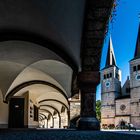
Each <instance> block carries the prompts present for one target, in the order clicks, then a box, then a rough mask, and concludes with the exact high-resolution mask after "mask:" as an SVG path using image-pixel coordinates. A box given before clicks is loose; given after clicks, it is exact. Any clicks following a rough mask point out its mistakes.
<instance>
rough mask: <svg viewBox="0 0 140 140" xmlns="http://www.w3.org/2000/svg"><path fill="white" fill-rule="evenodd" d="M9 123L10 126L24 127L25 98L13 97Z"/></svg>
mask: <svg viewBox="0 0 140 140" xmlns="http://www.w3.org/2000/svg"><path fill="white" fill-rule="evenodd" d="M8 125H9V128H24V98H11V100H10V102H9V123H8Z"/></svg>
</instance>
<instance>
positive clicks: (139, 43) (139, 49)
mask: <svg viewBox="0 0 140 140" xmlns="http://www.w3.org/2000/svg"><path fill="white" fill-rule="evenodd" d="M139 57H140V24H139V29H138V36H137V43H136V49H135V54H134V58H139Z"/></svg>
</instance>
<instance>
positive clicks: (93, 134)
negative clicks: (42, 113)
mask: <svg viewBox="0 0 140 140" xmlns="http://www.w3.org/2000/svg"><path fill="white" fill-rule="evenodd" d="M0 140H140V135H133V134H123V133H115V132H102V131H78V130H65V129H64V130H37V129H0Z"/></svg>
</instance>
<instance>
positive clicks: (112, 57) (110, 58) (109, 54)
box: [106, 37, 116, 67]
mask: <svg viewBox="0 0 140 140" xmlns="http://www.w3.org/2000/svg"><path fill="white" fill-rule="evenodd" d="M111 65H115V66H116V59H115V55H114V50H113V45H112V39H111V37H110V39H109V44H108V52H107V58H106V67H108V66H111Z"/></svg>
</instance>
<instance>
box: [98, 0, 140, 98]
mask: <svg viewBox="0 0 140 140" xmlns="http://www.w3.org/2000/svg"><path fill="white" fill-rule="evenodd" d="M139 13H140V0H118V5H117V7H116V12H115V14H116V16H114V17H113V22H112V23H110V24H109V31H108V35H107V36H106V39H105V41H104V46H103V50H102V59H101V69H102V68H104V66H105V61H106V54H107V48H108V41H109V36H110V35H111V37H112V42H113V48H114V53H115V57H116V62H117V66H118V67H119V68H120V69H121V71H122V85H123V84H124V82H125V81H126V79H127V76H128V75H129V60H131V59H132V58H133V56H134V51H135V46H136V39H137V33H138V26H139V21H140V18H138V17H140V16H139ZM100 98H101V87H100V85H99V86H98V88H97V100H98V99H100Z"/></svg>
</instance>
